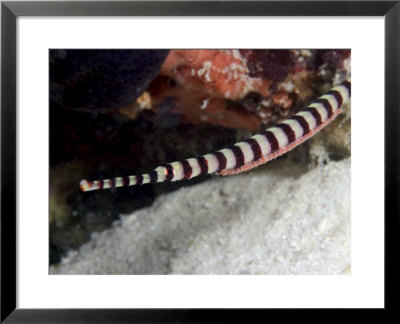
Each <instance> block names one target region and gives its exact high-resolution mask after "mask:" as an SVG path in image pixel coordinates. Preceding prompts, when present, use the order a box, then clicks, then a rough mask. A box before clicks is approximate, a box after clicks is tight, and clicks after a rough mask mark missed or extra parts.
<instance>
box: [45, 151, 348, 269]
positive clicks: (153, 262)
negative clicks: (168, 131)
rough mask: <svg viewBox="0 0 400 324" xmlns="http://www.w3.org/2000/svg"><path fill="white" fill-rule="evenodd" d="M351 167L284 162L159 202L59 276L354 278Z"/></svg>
mask: <svg viewBox="0 0 400 324" xmlns="http://www.w3.org/2000/svg"><path fill="white" fill-rule="evenodd" d="M350 248H351V244H350V159H349V158H348V159H345V160H342V161H339V162H333V161H331V162H329V163H328V164H326V165H321V166H318V167H316V168H314V169H312V170H310V171H308V172H307V171H306V170H304V168H300V167H299V166H298V165H295V164H293V163H292V162H290V160H288V159H285V158H283V159H279V160H277V161H273V162H271V163H269V164H268V165H266V166H263V167H259V168H257V169H255V170H253V171H251V172H248V173H244V174H240V175H237V176H233V177H215V178H213V179H211V180H210V181H206V182H203V183H201V184H197V185H195V186H190V187H183V188H181V189H179V190H177V191H175V192H172V193H169V194H165V195H161V196H159V197H158V198H157V199H156V201H155V202H154V204H153V205H152V206H151V207H149V208H145V209H141V210H139V211H137V212H135V213H133V214H131V215H128V216H123V217H122V218H121V221H120V222H118V223H116V224H115V225H114V226H113V228H111V229H108V230H106V231H104V232H102V233H96V234H94V235H93V236H92V240H91V241H90V242H89V243H87V244H85V245H83V246H82V247H81V248H80V250H79V251H78V252H70V254H69V256H68V257H67V258H64V259H63V261H62V262H61V264H60V265H58V266H56V267H54V266H52V267H51V270H50V271H51V273H52V274H346V273H350V269H351V263H350V262H351V259H350Z"/></svg>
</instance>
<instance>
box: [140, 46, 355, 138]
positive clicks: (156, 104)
mask: <svg viewBox="0 0 400 324" xmlns="http://www.w3.org/2000/svg"><path fill="white" fill-rule="evenodd" d="M349 55H350V51H349V50H250V49H248V50H205V49H201V50H171V51H170V52H169V55H168V57H167V58H166V60H165V62H164V64H163V65H162V67H161V70H160V75H159V76H158V77H157V78H156V79H155V80H154V81H153V82H152V84H151V85H150V87H149V88H148V90H147V92H148V93H149V94H150V97H151V109H152V110H153V111H154V112H155V114H156V115H157V114H161V115H163V118H164V117H165V113H166V111H168V112H169V117H171V118H172V115H179V116H181V122H184V123H191V124H198V123H204V122H207V123H211V124H216V125H221V126H224V127H228V128H234V129H248V130H251V131H258V130H260V129H262V128H264V127H265V126H267V125H271V124H274V123H277V122H279V121H281V120H283V119H285V118H287V117H288V116H290V115H293V114H295V113H296V112H297V111H298V110H299V109H300V108H301V107H302V106H304V104H306V103H307V102H309V101H310V100H311V99H312V98H314V97H317V96H318V95H320V94H321V93H323V92H324V91H325V90H326V89H324V87H325V84H326V85H327V86H328V87H331V86H332V84H333V83H334V82H333V81H335V83H339V82H340V81H343V80H344V79H346V78H347V76H348V73H347V74H346V73H343V75H341V76H339V78H338V75H339V74H338V73H337V72H338V71H344V62H345V60H346V59H347V58H348V57H349ZM167 124H168V123H167Z"/></svg>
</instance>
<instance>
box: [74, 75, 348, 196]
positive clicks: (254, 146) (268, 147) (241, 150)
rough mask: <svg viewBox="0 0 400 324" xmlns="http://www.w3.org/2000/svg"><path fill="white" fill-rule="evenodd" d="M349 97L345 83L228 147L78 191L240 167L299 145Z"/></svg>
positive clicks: (84, 182) (90, 184)
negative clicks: (291, 114) (303, 107)
mask: <svg viewBox="0 0 400 324" xmlns="http://www.w3.org/2000/svg"><path fill="white" fill-rule="evenodd" d="M350 95H351V83H350V81H345V82H343V83H341V84H340V85H338V86H336V87H334V88H333V89H332V90H330V91H329V92H327V93H326V94H324V95H323V96H321V97H320V98H318V99H317V100H315V101H314V102H313V103H311V104H310V105H309V106H307V107H306V108H305V109H303V110H301V111H300V112H298V113H297V114H295V115H294V116H292V117H290V118H288V119H286V120H284V121H283V122H281V123H280V124H278V125H276V126H275V127H272V128H269V129H267V130H266V131H264V132H262V133H259V134H256V135H254V136H252V137H251V138H249V139H247V140H244V141H241V142H238V143H236V144H234V145H232V146H230V147H228V148H224V149H222V150H219V151H217V152H214V153H211V154H206V155H203V156H200V157H195V158H190V159H186V160H184V161H176V162H172V163H167V164H163V165H161V166H159V167H158V168H156V169H155V170H153V171H152V172H150V173H149V174H142V175H140V174H139V175H135V176H129V177H120V178H114V179H108V180H98V181H87V180H82V181H81V188H82V190H84V191H91V190H97V189H106V188H112V187H125V186H132V185H139V184H146V183H153V182H163V181H179V180H184V179H191V178H193V177H197V176H199V175H201V174H208V173H214V172H218V171H221V170H230V169H237V168H240V167H241V166H243V165H245V164H247V163H251V162H253V161H257V160H258V159H260V158H262V157H263V156H267V155H270V154H274V153H275V152H278V151H280V150H282V149H285V148H287V147H288V146H290V145H292V146H293V144H296V143H300V142H301V141H302V139H304V138H305V137H306V138H307V136H309V135H310V134H312V133H313V132H315V131H317V130H319V129H320V128H321V126H325V124H327V123H328V122H329V121H330V118H331V117H332V116H333V115H334V114H335V113H337V110H338V109H339V108H340V106H341V105H342V104H343V103H344V102H346V101H347V100H348V99H349V98H350ZM290 147H291V146H290Z"/></svg>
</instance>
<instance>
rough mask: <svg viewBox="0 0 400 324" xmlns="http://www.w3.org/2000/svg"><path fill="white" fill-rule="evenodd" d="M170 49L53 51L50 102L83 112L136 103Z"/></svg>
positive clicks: (51, 52) (51, 54)
mask: <svg viewBox="0 0 400 324" xmlns="http://www.w3.org/2000/svg"><path fill="white" fill-rule="evenodd" d="M168 52H169V51H168V50H61V49H57V50H50V99H51V100H52V101H53V102H55V103H57V104H58V105H60V106H62V107H64V108H69V109H74V110H80V111H89V112H99V111H107V110H114V109H117V108H121V107H124V106H127V105H129V104H131V103H132V102H134V100H135V99H136V98H137V97H139V96H140V94H141V93H142V92H143V91H144V90H145V89H146V88H147V87H148V86H149V84H150V82H151V81H152V80H153V79H154V78H155V77H156V76H157V75H158V72H159V70H160V67H161V65H162V63H163V62H164V59H165V58H166V57H167V55H168Z"/></svg>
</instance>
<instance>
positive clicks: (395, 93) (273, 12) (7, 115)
mask: <svg viewBox="0 0 400 324" xmlns="http://www.w3.org/2000/svg"><path fill="white" fill-rule="evenodd" d="M19 16H384V18H385V309H386V310H395V309H396V307H397V306H396V304H395V299H394V298H392V297H390V296H395V294H396V288H397V287H398V281H399V279H398V274H397V273H396V272H397V268H396V267H395V266H391V265H390V264H391V260H392V259H393V258H395V259H397V257H396V256H398V252H399V251H398V246H400V245H399V239H398V238H399V228H400V222H399V214H400V213H399V209H400V208H399V205H400V204H399V202H398V201H399V200H398V199H399V198H400V195H399V186H398V184H399V179H400V174H399V167H398V166H399V155H400V153H399V152H400V145H399V128H400V123H399V120H400V119H399V117H400V91H399V90H400V65H399V58H400V1H399V0H397V1H233V2H231V1H196V2H193V1H151V2H150V1H147V2H146V1H137V2H136V1H135V2H133V1H132V2H131V1H129V2H126V1H123V2H118V1H115V2H112V1H101V2H98V1H90V2H85V1H82V2H75V1H74V2H60V1H37V2H36V1H29V2H25V1H21V2H20V1H18V2H14V1H4V2H2V3H1V322H2V323H3V322H4V323H31V322H37V323H89V322H90V323H92V322H96V323H97V322H101V323H114V322H115V323H128V322H129V323H131V322H139V323H142V322H176V323H181V322H202V321H207V322H226V321H228V322H230V320H229V319H230V318H232V320H233V319H234V318H235V317H236V316H237V314H236V313H237V310H222V309H219V310H213V311H212V312H211V313H210V311H208V312H204V310H184V309H181V310H162V309H151V310H144V309H96V310H94V309H79V310H77V309H19V308H16V300H17V294H16V270H17V268H16V210H17V209H16V207H17V206H16V189H17V188H16V162H17V160H16V54H17V51H16V50H17V49H16V40H17V39H16V37H17V30H16V19H17V17H19ZM372 127H373V125H371V128H372ZM369 136H371V134H369ZM396 248H397V249H396ZM396 252H397V253H396ZM390 256H392V258H391V257H390ZM248 312H249V313H247V314H246V316H253V315H257V314H255V313H254V312H255V311H254V310H253V311H251V310H248ZM259 312H260V310H259ZM259 315H260V314H258V315H257V316H259ZM248 319H249V317H248Z"/></svg>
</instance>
